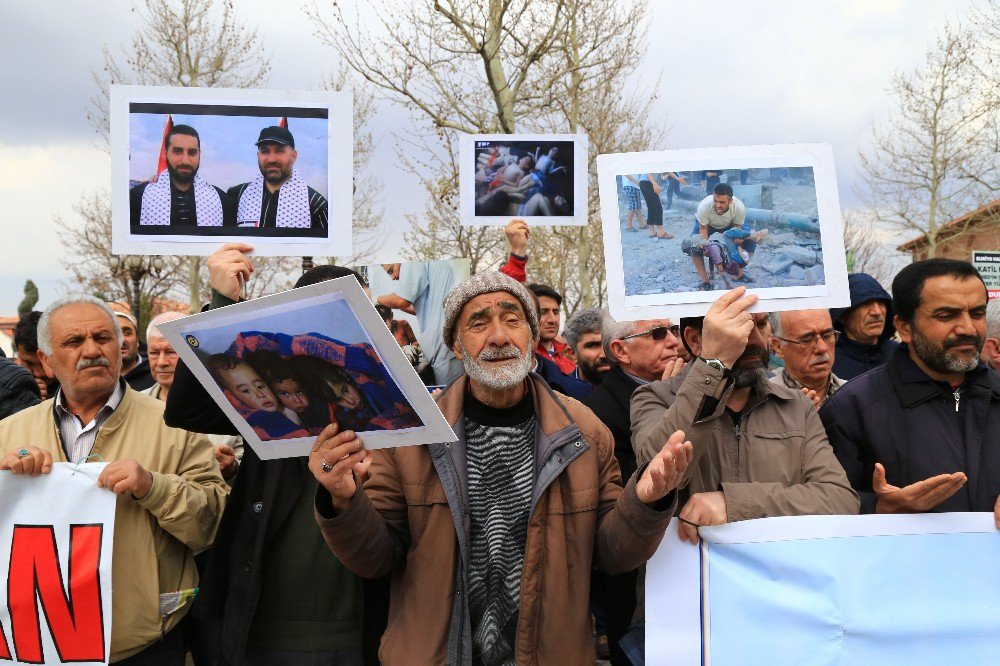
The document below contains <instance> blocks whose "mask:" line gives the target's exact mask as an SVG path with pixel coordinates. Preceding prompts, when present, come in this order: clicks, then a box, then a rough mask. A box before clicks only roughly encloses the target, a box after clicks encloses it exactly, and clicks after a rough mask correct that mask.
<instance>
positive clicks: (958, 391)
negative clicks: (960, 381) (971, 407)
mask: <svg viewBox="0 0 1000 666" xmlns="http://www.w3.org/2000/svg"><path fill="white" fill-rule="evenodd" d="M961 400H962V389H960V388H957V389H955V413H956V414H957V413H958V405H959V402H961Z"/></svg>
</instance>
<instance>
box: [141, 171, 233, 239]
mask: <svg viewBox="0 0 1000 666" xmlns="http://www.w3.org/2000/svg"><path fill="white" fill-rule="evenodd" d="M193 185H194V212H195V219H196V220H197V223H198V226H199V227H221V226H222V200H221V199H220V198H219V193H218V192H217V191H216V189H215V188H214V187H212V186H211V185H209V184H208V182H206V181H205V179H204V178H202V177H201V176H200V175H198V174H195V175H194V183H193ZM139 224H140V225H141V226H150V225H161V226H165V225H168V224H170V174H168V173H166V172H161V173H160V175H159V176H158V177H157V178H156V181H150V183H149V184H148V185H146V189H145V190H143V192H142V211H141V212H140V214H139Z"/></svg>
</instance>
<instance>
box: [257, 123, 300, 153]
mask: <svg viewBox="0 0 1000 666" xmlns="http://www.w3.org/2000/svg"><path fill="white" fill-rule="evenodd" d="M262 143H280V144H281V145H283V146H291V147H292V148H294V147H295V138H294V137H292V133H291V132H289V131H288V130H287V129H285V128H284V127H278V126H277V125H272V126H271V127H265V128H264V129H262V130H261V131H260V137H259V138H258V139H257V145H258V146H259V145H260V144H262Z"/></svg>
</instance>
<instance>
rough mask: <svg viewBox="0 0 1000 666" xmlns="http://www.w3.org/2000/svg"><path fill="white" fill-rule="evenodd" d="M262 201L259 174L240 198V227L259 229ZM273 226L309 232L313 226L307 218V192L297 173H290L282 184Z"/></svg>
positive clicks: (262, 186)
mask: <svg viewBox="0 0 1000 666" xmlns="http://www.w3.org/2000/svg"><path fill="white" fill-rule="evenodd" d="M263 199H264V176H263V175H262V174H258V175H257V177H256V178H254V179H253V180H252V181H251V182H250V184H249V185H247V187H246V189H245V190H243V195H242V196H241V197H240V204H239V209H238V210H237V211H236V222H237V224H239V225H240V226H241V227H260V226H263V224H264V220H262V219H260V216H261V202H262V201H263ZM275 226H277V227H282V228H287V229H308V228H310V227H311V226H312V217H311V216H310V215H309V188H308V187H306V181H304V180H303V179H302V175H301V174H300V173H299V172H298V170H297V169H292V177H291V178H289V179H288V180H287V181H285V184H284V185H282V186H281V189H280V190H279V191H278V211H277V213H276V215H275Z"/></svg>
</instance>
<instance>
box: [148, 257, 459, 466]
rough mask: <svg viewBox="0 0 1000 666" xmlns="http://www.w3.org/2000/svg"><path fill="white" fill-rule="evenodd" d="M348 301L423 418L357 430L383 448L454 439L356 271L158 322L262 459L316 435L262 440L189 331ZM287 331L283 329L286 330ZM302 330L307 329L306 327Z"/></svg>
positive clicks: (295, 451)
mask: <svg viewBox="0 0 1000 666" xmlns="http://www.w3.org/2000/svg"><path fill="white" fill-rule="evenodd" d="M341 300H343V301H346V302H347V304H348V305H349V306H350V309H351V310H352V311H353V312H354V314H355V316H356V317H357V319H358V322H359V323H360V325H361V327H362V328H363V329H364V332H365V334H366V335H367V337H368V340H369V342H370V343H371V345H372V346H373V347H374V348H375V351H376V352H377V353H378V355H379V357H380V358H381V359H382V363H383V365H384V367H385V369H386V371H387V372H388V374H389V376H390V377H391V379H392V380H393V381H395V383H396V385H397V386H398V387H399V389H400V391H401V392H402V393H403V396H404V397H405V398H406V400H407V402H408V403H409V405H410V406H411V407H412V408H413V410H414V411H415V412H416V414H417V416H418V417H419V418H420V420H421V421H422V422H423V424H424V425H423V426H418V427H414V428H406V429H402V430H372V431H365V432H363V433H359V435H360V437H361V439H362V440H363V441H364V443H365V447H366V448H368V449H381V448H387V447H394V446H408V445H413V444H431V443H435V442H454V441H456V440H457V437H456V436H455V433H454V431H453V430H452V429H451V426H449V425H448V422H447V420H445V418H444V416H443V415H442V414H441V410H439V409H438V407H437V404H436V403H435V401H434V399H433V398H432V397H431V396H430V394H429V393H428V391H427V389H426V388H425V387H424V385H423V383H422V382H421V381H420V378H419V377H418V376H417V373H416V371H414V369H413V367H412V366H411V365H410V362H409V361H408V360H407V358H406V356H405V355H404V354H403V351H402V350H401V349H400V348H399V345H398V344H397V343H396V340H395V338H393V336H392V333H390V332H389V329H388V328H386V326H385V323H384V322H383V321H382V319H381V317H379V314H378V312H377V311H376V310H375V306H373V305H372V303H371V301H369V300H368V298H367V297H366V296H365V292H364V291H363V290H362V288H361V285H360V284H358V281H357V280H356V279H355V278H354V277H352V276H346V277H342V278H337V279H335V280H327V281H325V282H320V283H318V284H314V285H309V286H307V287H299V288H298V289H291V290H289V291H285V292H281V293H279V294H273V295H271V296H265V297H263V298H257V299H254V300H251V301H244V302H242V303H236V304H234V305H229V306H227V307H224V308H219V309H216V310H208V311H206V312H202V313H200V314H195V315H191V316H188V317H185V318H183V319H178V320H175V321H171V322H166V323H163V324H160V325H159V328H160V331H161V332H162V333H163V335H164V337H165V338H166V339H167V340H168V341H169V342H170V344H171V345H172V346H173V348H174V350H175V351H176V352H177V354H178V355H179V356H180V357H181V360H183V361H184V363H185V364H186V365H187V367H188V368H190V370H191V372H192V373H193V374H194V376H195V377H196V378H197V379H198V381H199V382H200V383H201V385H202V386H204V387H205V390H206V391H208V394H209V395H210V396H212V399H213V400H215V402H216V404H217V405H219V407H220V408H221V409H222V411H223V412H224V413H225V414H226V416H227V417H228V418H229V420H230V421H232V423H233V425H235V426H236V428H237V430H239V432H240V434H241V435H242V436H243V438H244V439H245V440H246V442H247V444H249V445H250V446H252V447H253V450H254V452H255V453H256V454H257V455H258V456H259V457H260V458H261V460H271V459H275V458H290V457H295V456H305V455H308V454H309V452H310V450H311V449H312V445H313V442H314V441H315V439H316V438H315V437H312V436H310V437H299V438H293V439H273V440H268V441H262V440H261V439H260V437H259V436H258V435H257V434H256V433H255V432H254V430H253V427H251V426H250V424H249V423H247V421H246V419H244V418H243V417H242V416H240V414H239V413H238V412H237V411H236V409H235V408H234V407H233V406H232V405H231V404H230V402H229V400H227V399H226V397H225V394H224V393H223V391H222V389H221V388H220V387H219V385H218V384H217V383H216V381H215V379H214V378H213V377H212V375H211V373H210V371H209V370H208V368H206V367H205V365H204V363H203V362H202V361H201V360H200V359H199V357H198V356H197V355H196V354H195V352H194V350H193V349H192V348H191V346H190V345H189V344H188V342H187V340H188V336H191V335H196V334H197V333H198V332H199V331H206V330H212V329H217V328H221V327H231V326H233V325H234V324H239V323H241V322H244V321H245V322H247V324H248V325H250V326H252V325H253V322H254V321H256V320H259V319H261V318H262V317H268V316H274V315H280V314H283V313H289V312H295V311H299V310H303V309H306V308H313V307H316V306H321V305H322V304H324V303H332V302H334V301H341ZM282 332H284V331H282ZM302 333H305V331H303V332H302Z"/></svg>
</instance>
